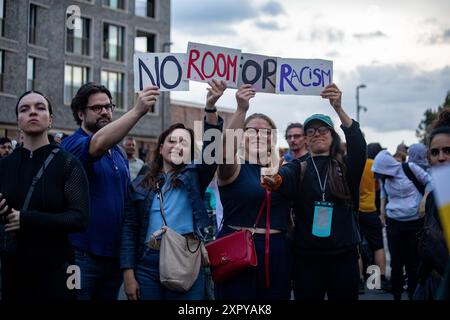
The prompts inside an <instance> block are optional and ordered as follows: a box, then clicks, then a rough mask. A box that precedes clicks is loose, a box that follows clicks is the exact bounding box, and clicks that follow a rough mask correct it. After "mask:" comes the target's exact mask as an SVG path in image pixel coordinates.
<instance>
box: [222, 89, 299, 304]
mask: <svg viewBox="0 0 450 320" xmlns="http://www.w3.org/2000/svg"><path fill="white" fill-rule="evenodd" d="M254 96H255V91H254V89H253V88H252V87H251V86H250V85H243V86H241V87H240V88H239V90H238V91H237V93H236V101H237V110H236V112H235V113H234V115H233V118H232V120H231V123H230V125H229V126H228V129H232V132H233V133H234V134H235V136H236V134H237V138H238V141H239V140H240V141H241V144H240V145H239V150H238V145H236V146H235V145H233V148H229V146H227V143H226V141H229V140H230V139H228V137H225V142H224V147H225V150H226V152H225V154H224V156H225V164H222V165H219V168H218V184H219V191H220V198H221V202H222V205H223V221H222V223H221V225H222V226H223V227H222V229H221V230H220V232H219V235H218V237H219V238H220V237H224V236H226V235H229V234H231V233H233V232H235V231H236V230H241V229H249V230H250V231H252V232H254V234H253V238H254V242H255V247H256V255H257V258H258V266H257V267H250V268H249V269H247V270H245V271H243V272H242V273H239V274H237V275H236V276H234V277H233V278H231V279H228V280H224V281H223V282H220V283H216V298H217V299H227V300H228V299H239V300H241V299H246V300H248V299H253V300H256V299H283V300H288V299H289V296H290V286H289V265H288V243H287V237H286V231H287V227H288V221H289V210H290V205H289V203H288V202H287V201H286V200H284V199H283V198H282V197H281V195H279V194H273V195H271V199H270V202H271V204H270V206H269V208H267V204H266V202H265V201H267V198H266V197H267V194H266V191H265V190H264V188H262V187H261V185H260V179H261V169H262V168H264V167H265V166H267V164H268V163H269V162H270V160H269V159H270V158H271V155H276V154H277V152H276V151H275V137H276V132H275V131H276V127H275V124H274V122H273V121H272V119H270V118H269V117H268V116H266V115H264V114H261V113H255V114H252V115H251V116H249V117H247V118H246V115H247V111H248V109H249V106H250V104H249V100H250V99H252V98H253V97H254ZM228 132H229V131H228V130H227V133H228ZM235 136H234V137H235ZM234 137H233V138H234ZM268 209H269V210H270V213H269V210H268ZM260 210H262V216H261V219H259V223H258V224H256V225H255V222H256V220H257V216H258V213H259V211H260ZM269 214H270V215H269ZM268 215H269V219H268V218H267V216H268Z"/></svg>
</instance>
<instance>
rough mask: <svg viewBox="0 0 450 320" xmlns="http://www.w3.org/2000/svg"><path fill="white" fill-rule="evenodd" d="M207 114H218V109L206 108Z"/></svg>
mask: <svg viewBox="0 0 450 320" xmlns="http://www.w3.org/2000/svg"><path fill="white" fill-rule="evenodd" d="M205 112H208V113H215V112H217V108H216V107H214V108H212V109H208V108H205Z"/></svg>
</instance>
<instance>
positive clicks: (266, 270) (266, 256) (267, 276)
mask: <svg viewBox="0 0 450 320" xmlns="http://www.w3.org/2000/svg"><path fill="white" fill-rule="evenodd" d="M271 196H272V194H271V192H270V191H269V190H266V194H265V195H264V200H263V202H262V204H261V208H260V209H259V212H258V217H257V218H256V222H255V225H254V226H253V227H254V228H256V226H257V225H258V222H259V220H260V219H261V216H262V213H263V210H264V207H266V232H265V243H264V265H265V266H264V273H265V282H266V288H267V289H269V288H270V268H269V253H270V207H271Z"/></svg>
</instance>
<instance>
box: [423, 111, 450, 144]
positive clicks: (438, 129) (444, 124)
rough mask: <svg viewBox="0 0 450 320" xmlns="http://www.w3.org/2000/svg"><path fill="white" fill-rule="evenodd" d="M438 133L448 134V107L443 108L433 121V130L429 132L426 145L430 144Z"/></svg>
mask: <svg viewBox="0 0 450 320" xmlns="http://www.w3.org/2000/svg"><path fill="white" fill-rule="evenodd" d="M438 134H448V135H450V108H444V109H443V110H442V111H441V112H439V115H438V117H437V119H436V120H435V121H434V123H433V130H432V131H431V134H430V139H429V140H428V146H430V145H431V142H432V141H433V139H434V137H435V136H436V135H438Z"/></svg>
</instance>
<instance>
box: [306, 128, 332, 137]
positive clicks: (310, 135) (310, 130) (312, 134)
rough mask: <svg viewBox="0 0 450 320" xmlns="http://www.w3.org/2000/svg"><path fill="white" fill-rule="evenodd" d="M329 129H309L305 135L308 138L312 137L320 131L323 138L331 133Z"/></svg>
mask: <svg viewBox="0 0 450 320" xmlns="http://www.w3.org/2000/svg"><path fill="white" fill-rule="evenodd" d="M330 130H331V129H330V128H329V127H318V128H308V129H306V131H305V133H306V136H307V137H312V136H314V135H315V134H316V132H317V131H318V132H319V134H320V135H321V136H324V135H326V134H327V133H328V132H330Z"/></svg>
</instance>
